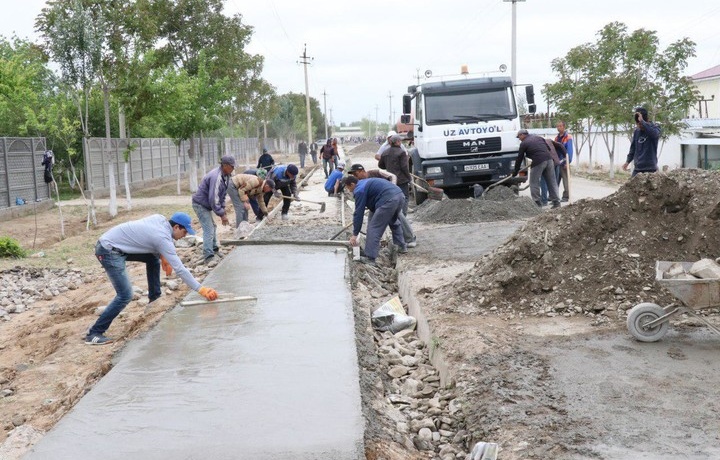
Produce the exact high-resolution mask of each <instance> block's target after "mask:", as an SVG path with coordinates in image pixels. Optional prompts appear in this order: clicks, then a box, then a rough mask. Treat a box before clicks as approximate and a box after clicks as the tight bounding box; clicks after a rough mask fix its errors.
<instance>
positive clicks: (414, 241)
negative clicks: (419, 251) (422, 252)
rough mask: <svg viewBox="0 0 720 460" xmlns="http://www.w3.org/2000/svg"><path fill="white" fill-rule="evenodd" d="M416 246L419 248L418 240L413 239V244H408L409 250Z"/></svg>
mask: <svg viewBox="0 0 720 460" xmlns="http://www.w3.org/2000/svg"><path fill="white" fill-rule="evenodd" d="M415 246H417V239H413V240H412V241H411V242H409V243H408V244H407V247H409V248H414V247H415Z"/></svg>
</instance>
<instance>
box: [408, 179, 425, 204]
mask: <svg viewBox="0 0 720 460" xmlns="http://www.w3.org/2000/svg"><path fill="white" fill-rule="evenodd" d="M414 183H416V180H415V179H413V184H414ZM410 195H411V196H410V198H412V200H413V201H414V202H415V206H420V205H421V204H423V203H424V202H425V200H427V199H428V194H427V193H425V192H422V191H420V190H418V189H417V188H415V187H414V186H412V185H410Z"/></svg>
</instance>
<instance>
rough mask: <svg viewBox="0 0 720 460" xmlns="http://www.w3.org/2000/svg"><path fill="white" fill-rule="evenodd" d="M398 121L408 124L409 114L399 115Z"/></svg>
mask: <svg viewBox="0 0 720 460" xmlns="http://www.w3.org/2000/svg"><path fill="white" fill-rule="evenodd" d="M400 123H403V124H405V125H408V124H410V115H400Z"/></svg>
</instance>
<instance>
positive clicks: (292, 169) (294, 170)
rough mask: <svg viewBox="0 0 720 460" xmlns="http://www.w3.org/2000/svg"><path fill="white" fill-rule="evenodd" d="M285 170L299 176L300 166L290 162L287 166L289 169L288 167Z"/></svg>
mask: <svg viewBox="0 0 720 460" xmlns="http://www.w3.org/2000/svg"><path fill="white" fill-rule="evenodd" d="M285 171H287V172H288V173H290V174H292V175H293V176H297V173H298V167H297V166H295V165H293V164H289V165H288V166H287V169H286V170H285Z"/></svg>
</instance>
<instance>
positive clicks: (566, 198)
mask: <svg viewBox="0 0 720 460" xmlns="http://www.w3.org/2000/svg"><path fill="white" fill-rule="evenodd" d="M560 201H562V202H563V203H567V202H568V201H570V198H568V197H566V196H564V197H563V198H562V200H560Z"/></svg>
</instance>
